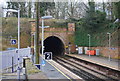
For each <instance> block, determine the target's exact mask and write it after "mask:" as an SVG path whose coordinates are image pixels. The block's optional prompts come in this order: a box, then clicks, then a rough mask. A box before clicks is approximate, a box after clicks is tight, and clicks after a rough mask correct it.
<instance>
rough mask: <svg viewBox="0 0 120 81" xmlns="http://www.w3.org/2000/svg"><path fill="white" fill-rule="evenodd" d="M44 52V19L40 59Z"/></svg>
mask: <svg viewBox="0 0 120 81" xmlns="http://www.w3.org/2000/svg"><path fill="white" fill-rule="evenodd" d="M43 52H44V19H42V58H43Z"/></svg>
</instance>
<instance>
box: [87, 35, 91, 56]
mask: <svg viewBox="0 0 120 81" xmlns="http://www.w3.org/2000/svg"><path fill="white" fill-rule="evenodd" d="M88 36H89V57H90V45H91V40H90V38H91V36H90V34H88Z"/></svg>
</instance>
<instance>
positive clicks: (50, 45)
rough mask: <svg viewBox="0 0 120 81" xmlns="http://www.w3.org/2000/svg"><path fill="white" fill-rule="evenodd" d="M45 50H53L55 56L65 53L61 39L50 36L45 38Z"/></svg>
mask: <svg viewBox="0 0 120 81" xmlns="http://www.w3.org/2000/svg"><path fill="white" fill-rule="evenodd" d="M44 47H45V48H44V52H52V54H53V56H58V55H64V52H65V48H64V44H63V42H62V40H61V39H59V38H58V37H56V36H50V37H48V38H46V39H45V40H44Z"/></svg>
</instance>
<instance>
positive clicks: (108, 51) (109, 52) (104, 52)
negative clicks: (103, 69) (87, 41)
mask: <svg viewBox="0 0 120 81" xmlns="http://www.w3.org/2000/svg"><path fill="white" fill-rule="evenodd" d="M112 48H113V49H109V47H91V49H99V50H100V55H102V56H104V57H108V56H109V55H110V56H111V58H120V52H119V50H120V47H119V48H118V47H112Z"/></svg>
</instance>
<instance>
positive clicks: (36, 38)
mask: <svg viewBox="0 0 120 81" xmlns="http://www.w3.org/2000/svg"><path fill="white" fill-rule="evenodd" d="M35 40H36V41H35V44H36V46H35V47H36V48H35V52H36V54H35V55H36V64H39V3H38V2H36V34H35Z"/></svg>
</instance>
